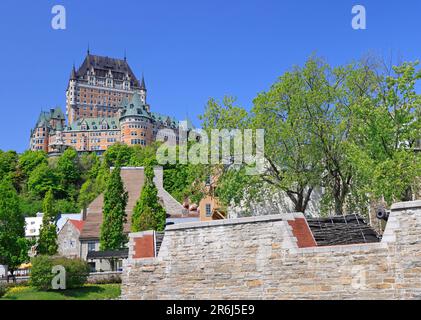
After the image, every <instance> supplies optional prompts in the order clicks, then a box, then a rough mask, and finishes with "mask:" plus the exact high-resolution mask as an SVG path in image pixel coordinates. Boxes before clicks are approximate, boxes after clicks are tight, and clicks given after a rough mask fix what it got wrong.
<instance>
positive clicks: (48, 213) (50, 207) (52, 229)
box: [37, 189, 58, 256]
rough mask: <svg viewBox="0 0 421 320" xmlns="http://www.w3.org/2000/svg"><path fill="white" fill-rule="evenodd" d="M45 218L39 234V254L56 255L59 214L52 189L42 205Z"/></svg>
mask: <svg viewBox="0 0 421 320" xmlns="http://www.w3.org/2000/svg"><path fill="white" fill-rule="evenodd" d="M42 209H43V213H44V215H43V217H42V226H41V229H40V233H39V239H38V246H37V252H38V254H46V255H50V256H51V255H54V254H56V253H57V250H58V244H57V226H56V222H57V212H56V208H55V205H54V196H53V191H52V189H50V190H49V191H48V192H47V193H46V195H45V198H44V201H43V203H42Z"/></svg>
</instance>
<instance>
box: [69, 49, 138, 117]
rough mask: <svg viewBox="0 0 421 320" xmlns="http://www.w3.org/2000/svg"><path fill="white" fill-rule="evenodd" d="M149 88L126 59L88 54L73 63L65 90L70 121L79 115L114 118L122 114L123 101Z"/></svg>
mask: <svg viewBox="0 0 421 320" xmlns="http://www.w3.org/2000/svg"><path fill="white" fill-rule="evenodd" d="M135 92H138V93H141V94H143V97H144V100H145V101H146V88H143V89H141V84H140V82H139V81H138V80H137V78H136V76H135V75H134V73H133V71H132V70H131V68H130V66H129V64H128V62H127V59H115V58H109V57H103V56H97V55H92V54H91V53H90V52H89V51H88V52H87V54H86V57H85V60H84V61H83V63H82V65H81V66H80V67H79V68H78V69H77V70H76V68H75V67H73V69H72V72H71V74H70V78H69V83H68V86H67V91H66V114H67V117H68V123H69V124H72V123H73V122H75V121H77V120H79V119H82V118H83V119H89V118H114V117H118V116H119V115H120V105H121V103H122V101H123V100H124V99H125V98H126V99H131V97H132V96H133V94H134V93H135Z"/></svg>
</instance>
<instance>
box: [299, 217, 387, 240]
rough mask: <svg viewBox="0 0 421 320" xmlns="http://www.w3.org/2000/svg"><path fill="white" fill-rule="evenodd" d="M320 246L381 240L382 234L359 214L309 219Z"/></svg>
mask: <svg viewBox="0 0 421 320" xmlns="http://www.w3.org/2000/svg"><path fill="white" fill-rule="evenodd" d="M307 222H308V225H309V227H310V229H311V232H312V233H313V236H314V239H315V240H316V243H317V245H318V246H333V245H347V244H359V243H371V242H379V241H380V236H379V235H378V234H377V232H376V231H375V230H374V229H372V228H371V227H370V226H369V225H368V223H367V222H366V221H365V219H364V218H362V217H361V216H359V215H355V214H352V215H347V216H336V217H328V218H311V219H307Z"/></svg>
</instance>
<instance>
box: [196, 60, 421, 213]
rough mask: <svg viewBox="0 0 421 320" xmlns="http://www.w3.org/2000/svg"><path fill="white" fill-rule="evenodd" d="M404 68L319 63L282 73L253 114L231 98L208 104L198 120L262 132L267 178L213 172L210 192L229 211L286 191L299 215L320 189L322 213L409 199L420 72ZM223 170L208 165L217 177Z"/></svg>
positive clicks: (415, 162)
mask: <svg viewBox="0 0 421 320" xmlns="http://www.w3.org/2000/svg"><path fill="white" fill-rule="evenodd" d="M416 66H417V63H403V64H401V65H399V66H397V67H394V68H393V70H391V71H390V70H388V71H387V72H384V71H383V70H382V69H381V68H380V64H379V63H376V62H374V63H373V62H372V61H371V60H369V59H368V60H362V61H360V62H357V63H352V64H349V65H345V66H339V67H331V66H330V65H328V64H327V63H326V62H325V61H323V60H321V59H318V58H316V57H312V58H310V59H309V60H308V61H307V62H306V63H305V65H304V66H303V67H295V68H294V69H293V70H291V71H288V72H286V73H285V74H283V75H282V76H281V77H280V78H279V80H278V81H277V82H275V84H273V86H272V87H271V88H270V90H269V91H267V92H263V93H261V94H259V95H258V96H257V98H256V99H254V101H253V108H252V109H251V111H250V112H249V113H247V112H246V111H245V110H244V109H242V108H241V107H238V106H234V104H233V103H234V100H233V99H232V98H225V99H224V101H223V103H222V104H220V103H218V102H217V101H216V100H214V99H210V100H209V102H208V105H207V108H206V110H205V112H204V115H203V116H202V120H203V127H204V128H205V129H206V130H207V131H209V130H211V129H214V128H216V129H221V128H226V129H240V130H242V129H244V128H246V127H247V128H251V129H264V130H265V160H266V172H265V173H264V174H263V175H261V176H258V177H247V176H245V175H244V173H243V171H244V170H243V169H244V166H243V167H241V166H240V167H239V168H238V166H237V168H234V169H233V168H232V165H225V166H223V168H222V170H219V176H218V184H217V188H216V194H217V195H218V197H219V198H220V200H221V201H222V202H223V203H225V204H226V205H228V204H230V203H231V202H234V203H236V204H240V203H241V204H244V201H245V200H248V199H250V198H251V199H253V200H255V201H258V197H259V192H256V191H259V189H260V190H263V189H264V190H267V191H268V192H277V191H282V192H284V193H285V194H286V195H287V196H288V197H289V199H290V200H291V201H292V202H293V203H294V206H295V210H296V211H301V212H304V211H305V210H306V208H307V206H308V203H309V201H310V199H311V195H312V193H313V191H314V189H315V188H320V187H323V189H324V194H323V200H322V205H323V211H324V212H326V213H332V212H333V213H335V214H343V213H345V212H346V211H348V212H351V213H353V212H355V211H357V212H362V211H366V208H367V206H368V204H369V203H370V202H371V201H376V199H379V198H381V197H384V199H385V200H386V201H387V202H388V203H391V202H393V201H400V200H411V199H413V197H414V195H415V194H416V193H417V192H418V191H419V189H420V183H419V182H420V179H419V177H420V170H421V169H420V168H421V165H420V154H419V153H416V152H414V146H415V143H416V141H417V140H419V139H420V136H421V134H420V126H421V124H420V123H421V122H420V121H419V117H420V115H421V111H420V96H419V95H418V94H417V93H416V92H415V87H416V84H417V83H418V81H419V79H420V78H421V72H420V71H417V70H416ZM218 169H220V166H213V169H212V170H214V171H217V172H218Z"/></svg>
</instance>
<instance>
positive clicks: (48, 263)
mask: <svg viewBox="0 0 421 320" xmlns="http://www.w3.org/2000/svg"><path fill="white" fill-rule="evenodd" d="M31 263H32V269H31V277H30V285H31V286H33V287H35V288H37V289H38V290H50V289H52V288H51V283H52V280H53V278H54V276H55V274H53V273H52V268H53V267H54V266H56V265H61V266H63V267H64V269H65V270H66V288H68V289H71V288H79V287H81V286H82V285H83V284H84V283H85V282H86V280H87V276H88V275H89V266H88V264H87V263H86V262H85V261H82V260H80V259H69V258H64V257H51V256H46V255H40V256H37V257H35V258H32V260H31Z"/></svg>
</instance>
